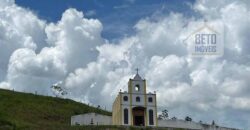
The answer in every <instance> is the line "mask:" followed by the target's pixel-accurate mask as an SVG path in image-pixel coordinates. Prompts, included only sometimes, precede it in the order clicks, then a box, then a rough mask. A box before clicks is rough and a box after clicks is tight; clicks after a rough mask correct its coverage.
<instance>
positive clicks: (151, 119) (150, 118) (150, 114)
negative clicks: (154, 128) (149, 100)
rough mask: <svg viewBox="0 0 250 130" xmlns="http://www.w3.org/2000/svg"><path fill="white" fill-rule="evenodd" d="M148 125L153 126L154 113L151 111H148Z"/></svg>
mask: <svg viewBox="0 0 250 130" xmlns="http://www.w3.org/2000/svg"><path fill="white" fill-rule="evenodd" d="M149 125H154V112H153V110H151V109H150V110H149Z"/></svg>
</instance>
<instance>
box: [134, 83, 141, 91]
mask: <svg viewBox="0 0 250 130" xmlns="http://www.w3.org/2000/svg"><path fill="white" fill-rule="evenodd" d="M135 91H137V92H138V91H140V85H139V84H136V85H135Z"/></svg>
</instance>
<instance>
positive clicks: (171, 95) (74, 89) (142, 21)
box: [0, 0, 250, 129]
mask: <svg viewBox="0 0 250 130" xmlns="http://www.w3.org/2000/svg"><path fill="white" fill-rule="evenodd" d="M204 20H205V21H207V23H208V24H210V23H211V25H217V24H222V25H223V38H224V41H223V43H224V47H223V49H224V55H223V56H221V57H193V56H191V55H190V54H189V49H190V44H188V43H187V44H185V43H184V42H183V41H184V39H185V38H187V37H188V36H189V34H191V33H192V32H193V31H194V30H197V26H199V24H198V23H204ZM249 23H250V3H249V2H248V1H247V0H237V1H236V0H213V1H211V0H197V1H194V0H190V1H182V0H177V1H172V0H159V1H156V0H120V1H111V0H107V1H105V2H104V1H102V0H91V1H83V0H82V1H80V0H78V1H69V0H61V1H60V2H59V1H51V0H42V1H37V0H36V1H35V0H16V1H14V0H0V88H4V89H11V90H12V89H14V90H16V91H22V92H31V93H35V92H37V93H38V94H42V95H50V96H55V95H56V94H58V92H57V91H55V90H54V89H52V88H51V86H52V85H58V86H61V87H62V88H63V89H64V90H65V91H67V94H66V95H64V96H63V98H70V99H73V100H76V101H80V102H84V103H89V104H92V105H95V106H97V105H100V106H101V107H102V108H104V107H106V108H107V109H108V110H111V106H112V103H113V101H114V99H115V97H116V96H117V94H118V92H119V91H120V89H122V90H123V91H126V89H127V82H128V80H129V78H133V76H134V74H135V73H136V71H135V69H136V68H137V67H138V68H139V74H140V75H141V76H142V77H143V78H145V79H146V80H147V87H148V91H149V92H153V91H156V93H157V101H158V111H159V112H160V111H161V110H163V109H167V110H168V111H169V115H170V117H173V116H175V117H177V118H179V119H184V118H185V117H186V116H190V117H191V118H193V120H194V121H197V122H198V121H200V120H202V121H203V122H206V123H209V124H210V123H211V122H212V121H213V120H215V123H217V124H219V125H222V126H228V127H236V128H241V129H250V119H249V117H250V95H249V93H250V86H249V85H250V81H249V79H250V44H249V42H248V41H249V40H250V39H249V36H250V31H249V30H250V24H249ZM217 29H218V28H217ZM107 99H109V100H107Z"/></svg>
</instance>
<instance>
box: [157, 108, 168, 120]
mask: <svg viewBox="0 0 250 130" xmlns="http://www.w3.org/2000/svg"><path fill="white" fill-rule="evenodd" d="M158 119H159V120H167V119H168V110H166V109H165V110H163V111H162V112H161V114H160V115H159V116H158Z"/></svg>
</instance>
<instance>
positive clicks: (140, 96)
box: [112, 69, 158, 126]
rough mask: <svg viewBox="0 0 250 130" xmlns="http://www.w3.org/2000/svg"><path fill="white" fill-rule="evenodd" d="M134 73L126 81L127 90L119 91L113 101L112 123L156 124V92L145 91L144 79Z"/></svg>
mask: <svg viewBox="0 0 250 130" xmlns="http://www.w3.org/2000/svg"><path fill="white" fill-rule="evenodd" d="M136 71H137V72H136V75H135V76H134V77H133V78H132V79H129V81H128V91H124V92H119V95H118V97H117V98H116V100H115V101H114V103H113V110H112V112H113V113H112V119H113V124H114V125H130V126H157V124H158V123H157V107H156V94H155V93H147V91H146V88H147V86H146V80H145V79H143V78H141V76H140V75H139V73H138V71H139V69H136Z"/></svg>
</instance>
